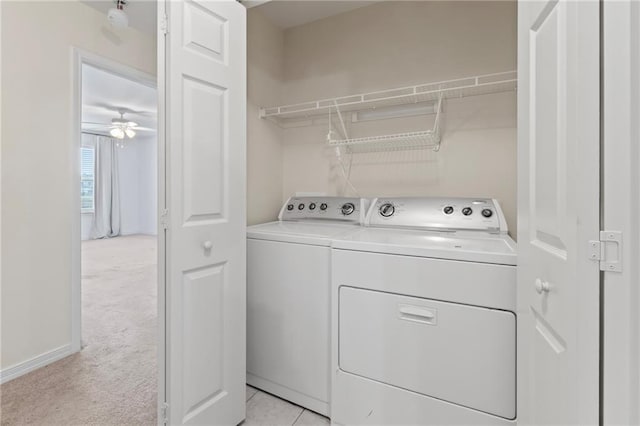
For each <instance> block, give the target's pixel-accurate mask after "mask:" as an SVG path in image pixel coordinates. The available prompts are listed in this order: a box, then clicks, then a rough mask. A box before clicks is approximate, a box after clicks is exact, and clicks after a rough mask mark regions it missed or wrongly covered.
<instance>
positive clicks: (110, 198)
mask: <svg viewBox="0 0 640 426" xmlns="http://www.w3.org/2000/svg"><path fill="white" fill-rule="evenodd" d="M94 164H95V168H96V169H95V175H94V179H95V180H94V208H95V212H94V214H93V224H92V226H91V238H111V237H115V236H117V235H119V234H120V190H119V188H120V183H119V180H118V147H117V146H116V142H115V141H114V140H113V139H112V138H108V137H104V136H98V137H97V141H96V149H95V163H94Z"/></svg>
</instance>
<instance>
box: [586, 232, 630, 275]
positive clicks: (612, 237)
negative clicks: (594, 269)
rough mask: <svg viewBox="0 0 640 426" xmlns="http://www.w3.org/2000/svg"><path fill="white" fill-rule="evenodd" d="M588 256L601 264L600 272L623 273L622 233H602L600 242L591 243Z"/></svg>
mask: <svg viewBox="0 0 640 426" xmlns="http://www.w3.org/2000/svg"><path fill="white" fill-rule="evenodd" d="M588 256H589V259H591V260H597V261H598V263H600V270H601V271H605V272H622V232H620V231H600V240H598V241H595V240H591V241H589V249H588Z"/></svg>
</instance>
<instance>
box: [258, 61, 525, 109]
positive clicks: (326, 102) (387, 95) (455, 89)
mask: <svg viewBox="0 0 640 426" xmlns="http://www.w3.org/2000/svg"><path fill="white" fill-rule="evenodd" d="M517 82H518V78H517V73H516V71H508V72H501V73H495V74H486V75H479V76H474V77H468V78H461V79H456V80H447V81H440V82H436V83H427V84H420V85H416V86H410V87H402V88H397V89H389V90H382V91H377V92H370V93H362V94H358V95H351V96H343V97H338V98H331V99H322V100H317V101H310V102H304V103H299V104H293V105H283V106H274V107H268V108H260V117H262V118H268V119H272V120H276V121H282V120H288V119H301V118H312V117H314V116H318V115H323V114H327V113H329V112H332V111H335V110H336V109H338V108H339V109H340V111H341V112H352V111H361V110H366V109H374V108H378V107H384V106H394V105H406V104H412V103H420V102H429V101H437V100H438V99H440V97H442V99H451V98H462V97H466V96H476V95H484V94H489V93H500V92H507V91H514V90H516V87H517Z"/></svg>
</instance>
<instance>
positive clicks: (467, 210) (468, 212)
mask: <svg viewBox="0 0 640 426" xmlns="http://www.w3.org/2000/svg"><path fill="white" fill-rule="evenodd" d="M471 213H473V210H472V209H471V207H465V208H464V209H462V214H463V215H465V216H469V215H471Z"/></svg>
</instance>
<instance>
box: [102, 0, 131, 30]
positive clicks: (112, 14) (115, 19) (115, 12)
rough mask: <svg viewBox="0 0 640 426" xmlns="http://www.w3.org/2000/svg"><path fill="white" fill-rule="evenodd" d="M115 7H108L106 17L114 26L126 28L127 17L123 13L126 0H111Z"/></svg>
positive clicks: (127, 24) (127, 23)
mask: <svg viewBox="0 0 640 426" xmlns="http://www.w3.org/2000/svg"><path fill="white" fill-rule="evenodd" d="M113 2H114V3H115V4H116V7H113V8H111V9H109V12H108V13H107V19H108V20H109V23H110V24H111V26H112V27H114V28H118V29H121V28H127V27H128V26H129V17H128V16H127V14H126V13H124V7H125V5H126V4H127V0H113Z"/></svg>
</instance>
